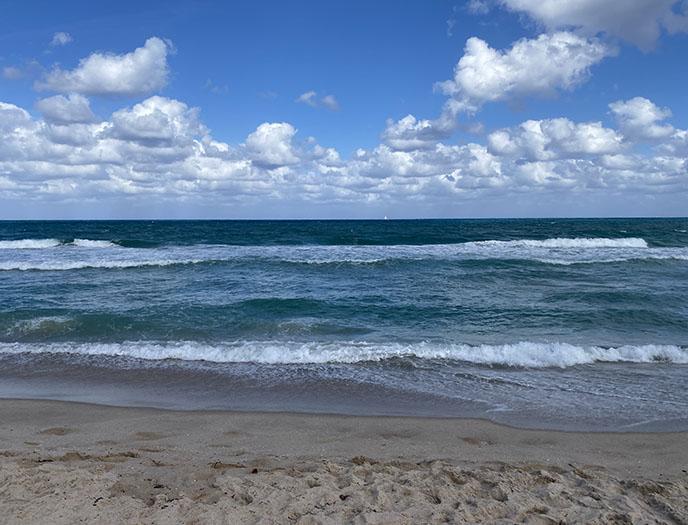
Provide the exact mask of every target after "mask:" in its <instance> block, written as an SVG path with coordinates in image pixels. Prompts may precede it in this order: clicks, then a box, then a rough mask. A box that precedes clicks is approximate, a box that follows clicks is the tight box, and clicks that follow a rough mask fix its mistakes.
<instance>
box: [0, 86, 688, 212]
mask: <svg viewBox="0 0 688 525" xmlns="http://www.w3.org/2000/svg"><path fill="white" fill-rule="evenodd" d="M643 100H644V99H643ZM629 102H632V101H626V102H623V103H622V104H624V106H619V108H627V106H628V103H629ZM647 102H648V103H649V104H651V103H650V102H649V101H647ZM39 105H44V106H45V107H44V108H43V109H44V110H45V111H46V113H45V115H46V119H45V120H43V119H35V118H32V117H31V115H30V114H29V113H28V112H27V111H25V110H24V109H22V108H20V107H18V106H16V105H13V104H7V103H0V201H2V202H3V203H7V202H23V203H26V202H45V201H46V200H50V201H51V202H55V203H59V202H62V203H68V202H74V200H75V199H79V200H80V201H90V202H94V203H104V202H111V203H119V204H118V206H120V207H122V206H123V207H124V208H126V209H129V207H128V206H129V204H131V203H134V202H137V203H141V204H142V205H144V206H145V209H150V204H151V203H160V202H163V203H166V204H165V206H166V207H165V208H164V209H176V207H177V206H183V205H185V204H184V203H190V202H194V203H196V204H197V205H198V206H199V207H198V209H199V210H210V209H214V210H219V209H222V210H232V211H231V213H232V214H233V215H234V214H238V213H239V212H238V211H234V210H238V209H239V208H238V207H239V206H243V208H242V209H249V208H250V207H253V208H251V209H253V210H254V213H256V210H258V211H257V212H258V213H262V214H263V215H266V214H267V215H271V214H272V210H275V209H277V208H278V207H281V208H280V209H283V210H291V216H294V215H300V216H305V215H309V213H310V212H308V210H321V211H320V213H321V214H322V213H325V214H327V213H330V211H328V210H332V209H335V208H334V207H337V208H336V209H340V210H342V213H343V214H344V215H351V214H352V213H353V212H354V211H355V210H358V211H357V212H356V213H364V212H361V210H369V209H373V208H374V209H378V208H375V207H378V206H382V207H384V208H388V207H391V208H392V209H403V206H405V205H408V203H412V205H410V206H411V207H410V208H406V210H407V213H408V212H410V213H414V214H419V213H421V211H419V210H424V212H425V213H435V212H433V210H438V209H445V210H457V209H461V210H465V209H466V208H465V206H473V207H472V208H471V209H472V210H474V212H473V213H477V214H480V213H481V210H483V209H484V210H486V211H485V212H486V213H488V214H489V213H492V214H494V213H497V211H496V210H498V209H497V208H489V209H488V208H484V203H485V202H486V199H487V200H490V199H492V201H491V202H497V201H499V202H501V203H502V204H504V205H506V206H507V207H506V208H500V209H503V210H506V211H505V213H506V214H509V213H510V210H512V209H513V208H509V207H508V206H511V205H512V204H513V203H514V202H515V201H514V197H513V196H514V195H515V194H518V195H519V199H518V201H519V202H524V199H525V202H529V203H534V204H535V205H537V203H539V202H559V200H558V199H559V198H563V197H564V196H571V195H575V196H576V198H577V199H580V201H581V202H587V201H588V200H589V199H592V198H593V197H594V196H597V197H595V198H598V197H599V199H600V202H606V201H605V199H606V198H607V197H608V195H609V194H614V195H618V196H619V198H620V199H622V200H621V201H620V202H626V198H627V197H628V195H630V194H632V193H635V194H638V195H645V196H650V195H659V194H662V195H664V194H667V193H669V194H671V195H678V196H680V195H685V194H686V193H688V177H686V173H687V170H688V164H687V163H688V132H686V131H685V130H679V129H673V131H672V134H671V135H669V136H666V137H663V138H657V139H656V141H655V143H653V150H652V151H650V150H648V149H647V147H645V146H643V142H642V141H643V140H646V139H643V138H642V137H636V138H635V139H633V138H631V137H630V136H629V135H626V134H622V131H621V128H622V124H621V123H620V124H619V129H618V130H617V129H610V128H605V127H603V126H602V125H601V123H599V122H573V121H571V120H569V119H565V118H559V119H544V120H527V121H525V122H523V123H521V124H519V125H517V126H513V127H509V128H504V129H500V130H496V131H494V132H493V133H491V134H489V135H488V137H487V139H486V144H478V143H469V144H464V145H458V144H454V145H447V144H443V143H442V142H439V141H437V140H435V141H434V142H433V140H432V139H431V138H427V140H425V141H424V143H423V144H422V147H420V148H419V147H415V145H414V147H410V148H407V149H405V150H402V149H400V148H399V147H398V146H404V144H403V142H402V143H400V144H396V146H397V147H395V143H394V140H396V139H398V140H402V139H403V133H402V132H403V129H404V128H406V129H409V130H411V131H412V132H417V135H416V136H417V137H420V136H422V133H423V130H424V129H425V128H426V127H427V126H428V123H427V122H425V121H418V120H416V119H415V118H414V117H412V116H409V117H406V118H404V119H401V121H399V123H401V124H400V127H399V130H400V134H398V135H397V136H392V135H390V136H389V137H387V140H388V142H390V144H380V145H378V146H377V147H375V148H372V149H359V150H357V151H356V152H354V153H353V154H352V156H351V158H350V159H343V158H341V157H340V155H339V153H338V152H337V151H336V150H334V149H333V148H328V147H324V146H321V145H320V144H318V143H317V142H315V141H314V140H313V139H309V140H301V141H297V140H296V135H297V130H296V129H295V128H294V127H293V126H292V125H291V124H288V123H286V122H281V123H263V124H261V125H260V126H258V127H257V129H256V130H255V131H253V132H252V133H250V134H249V135H248V137H247V138H246V140H245V141H244V143H243V144H241V145H239V147H236V148H235V147H232V146H230V145H228V144H226V143H223V142H219V141H217V140H215V139H213V138H212V137H211V135H210V131H209V130H208V129H207V128H206V127H205V126H204V125H203V124H202V123H201V122H200V120H199V115H198V110H197V109H196V108H189V107H188V106H187V105H186V104H184V103H183V102H180V101H178V100H173V99H169V98H165V97H159V96H153V97H150V98H148V99H146V100H144V101H142V102H141V103H139V104H135V105H133V106H132V107H125V108H122V109H120V110H118V111H115V112H114V113H113V114H112V115H111V116H110V117H109V118H108V119H107V120H106V121H104V122H99V123H98V122H88V114H87V113H86V112H85V109H88V105H87V101H86V100H85V99H83V97H82V98H80V96H79V95H72V96H71V97H62V98H60V96H58V97H51V98H49V99H44V100H43V101H39V103H38V104H37V106H39ZM644 105H645V106H647V104H644ZM631 107H632V105H631ZM648 107H649V108H650V110H652V111H650V113H653V112H654V113H655V114H656V113H657V112H659V117H662V116H666V115H668V110H667V109H659V108H656V106H654V105H651V106H648ZM652 108H655V109H654V110H653V109H652ZM646 112H647V108H646ZM623 114H624V115H636V114H644V113H643V112H641V111H640V110H637V111H630V110H629V111H625V112H624V113H623ZM48 115H50V116H49V117H48ZM48 118H50V119H51V120H50V121H49V120H48ZM628 118H629V119H630V120H629V121H632V119H631V118H630V117H628ZM80 120H81V121H84V122H80ZM658 120H659V119H655V120H652V121H651V123H650V126H649V127H650V128H651V125H652V123H655V124H656V123H657V122H658ZM430 122H431V121H430ZM622 122H623V121H622ZM399 123H397V124H399ZM394 125H395V123H393V122H392V123H391V124H390V128H393V127H394ZM430 127H431V128H432V125H431V124H430ZM399 137H402V138H401V139H399ZM299 144H300V145H299ZM636 145H637V146H639V147H637V148H636ZM545 194H549V197H547V198H544V197H542V196H543V195H545ZM644 198H646V197H644ZM495 199H497V200H495ZM499 199H501V200H499ZM528 199H530V200H528ZM405 203H406V204H405ZM471 203H473V204H471ZM459 205H460V206H461V208H457V206H459ZM65 206H66V204H65ZM371 207H372V208H371ZM5 209H7V208H5ZM93 209H96V210H97V208H93ZM532 209H534V208H532ZM552 209H553V210H554V211H556V209H555V208H552ZM628 209H631V208H628ZM633 210H635V208H633ZM565 211H566V210H564V209H563V208H562V212H565ZM314 213H315V212H314ZM449 213H450V214H451V213H454V214H464V212H460V213H459V212H456V211H454V212H451V211H450V212H449Z"/></svg>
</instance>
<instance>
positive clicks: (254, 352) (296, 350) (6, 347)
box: [0, 341, 688, 368]
mask: <svg viewBox="0 0 688 525" xmlns="http://www.w3.org/2000/svg"><path fill="white" fill-rule="evenodd" d="M0 352H2V353H9V354H18V353H32V354H39V353H55V354H78V355H87V356H124V357H131V358H136V359H145V360H167V359H178V360H184V361H209V362H215V363H258V364H327V363H330V364H347V363H349V364H353V363H363V362H371V361H372V362H375V361H378V362H379V361H385V360H389V359H395V358H416V359H433V360H438V359H439V360H453V361H466V362H470V363H475V364H481V365H489V366H507V367H522V368H557V367H558V368H566V367H571V366H576V365H584V364H592V363H598V362H609V363H620V362H623V363H674V364H688V348H686V347H681V346H675V345H624V346H618V347H602V346H577V345H571V344H567V343H533V342H520V343H515V344H505V345H465V344H446V345H441V344H433V343H427V342H420V343H409V344H401V343H367V342H306V343H303V342H275V341H238V342H232V343H219V344H217V343H216V344H205V343H200V342H195V341H176V342H154V341H129V342H122V343H73V342H70V343H31V344H25V343H0Z"/></svg>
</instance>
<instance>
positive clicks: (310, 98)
mask: <svg viewBox="0 0 688 525" xmlns="http://www.w3.org/2000/svg"><path fill="white" fill-rule="evenodd" d="M316 96H317V93H316V92H315V91H306V92H305V93H301V94H300V95H299V97H298V98H297V99H296V102H298V103H301V104H308V105H309V106H311V107H316V106H317V102H316V100H315V97H316Z"/></svg>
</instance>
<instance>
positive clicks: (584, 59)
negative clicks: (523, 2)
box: [437, 32, 613, 112]
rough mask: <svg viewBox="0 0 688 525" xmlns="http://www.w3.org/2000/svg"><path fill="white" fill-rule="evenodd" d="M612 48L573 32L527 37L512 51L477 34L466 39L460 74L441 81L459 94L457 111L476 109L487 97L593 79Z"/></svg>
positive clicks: (540, 91)
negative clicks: (596, 67)
mask: <svg viewBox="0 0 688 525" xmlns="http://www.w3.org/2000/svg"><path fill="white" fill-rule="evenodd" d="M611 54H613V50H612V49H610V48H608V47H607V46H606V45H605V44H603V43H602V42H600V41H599V40H595V39H585V38H582V37H579V36H577V35H574V34H572V33H567V32H558V33H554V34H551V35H550V34H543V35H540V36H539V37H538V38H536V39H532V40H528V39H522V40H519V41H517V42H515V43H514V44H513V46H512V47H511V49H509V50H507V51H498V50H496V49H493V48H491V47H490V46H489V45H488V44H487V43H486V42H485V41H483V40H481V39H479V38H475V37H473V38H469V39H468V41H467V42H466V48H465V52H464V55H463V57H462V58H461V59H460V60H459V62H458V64H457V65H456V67H455V69H454V78H453V79H452V80H447V81H445V82H441V83H438V84H437V87H438V88H439V89H440V90H441V91H442V92H444V93H445V94H447V95H450V96H451V97H452V98H453V101H454V107H453V111H454V112H458V111H469V112H474V111H477V110H478V109H480V107H481V106H482V105H483V104H484V103H486V102H495V101H500V100H506V99H508V98H512V97H520V96H527V95H546V96H551V95H553V94H555V93H556V92H557V91H558V90H562V89H563V90H570V89H573V88H574V87H576V86H578V85H579V84H581V83H582V82H584V81H585V80H587V78H588V76H589V74H590V67H591V66H593V65H594V64H596V63H598V62H600V61H601V60H602V59H603V58H604V57H605V56H609V55H611ZM534 72H537V73H536V74H535V73H534Z"/></svg>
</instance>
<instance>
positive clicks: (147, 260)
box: [0, 237, 688, 271]
mask: <svg viewBox="0 0 688 525" xmlns="http://www.w3.org/2000/svg"><path fill="white" fill-rule="evenodd" d="M1 243H5V247H6V248H8V247H9V248H11V247H14V248H15V249H16V248H17V247H26V248H29V247H32V246H35V247H40V246H43V247H49V248H55V249H51V250H48V251H47V252H46V251H35V250H23V249H16V251H10V250H4V251H3V252H2V253H0V271H2V270H25V271H27V270H53V271H57V270H79V269H83V268H103V269H105V268H136V267H147V266H170V265H174V264H197V263H209V262H227V261H237V260H239V261H247V260H250V261H254V260H255V261H274V262H285V263H290V264H315V265H318V264H355V265H365V264H379V263H384V262H388V261H406V262H409V261H422V260H432V259H435V260H449V261H462V260H491V259H502V260H523V261H538V262H541V263H544V264H559V265H569V264H595V263H610V262H623V261H631V260H677V261H681V260H688V247H648V245H647V242H646V241H645V240H644V239H640V238H634V237H629V238H624V239H606V238H598V239H594V238H578V239H575V238H571V239H567V238H556V239H545V240H528V239H525V240H514V241H497V240H489V241H476V242H466V243H454V244H426V245H389V246H388V245H366V246H356V245H312V246H234V245H191V246H165V247H161V248H156V249H145V250H144V249H136V248H126V249H125V248H121V247H119V246H118V245H116V244H113V243H111V242H110V241H105V240H90V239H75V240H74V242H73V243H72V244H69V245H64V244H63V245H60V244H59V241H58V240H56V239H43V240H29V239H26V240H24V241H0V246H2V244H1ZM7 243H14V244H7ZM31 243H34V244H33V245H32V244H31ZM57 246H59V248H56V247H57ZM74 246H77V247H79V248H86V249H80V250H74ZM90 248H94V249H90ZM48 253H49V254H50V255H48Z"/></svg>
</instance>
